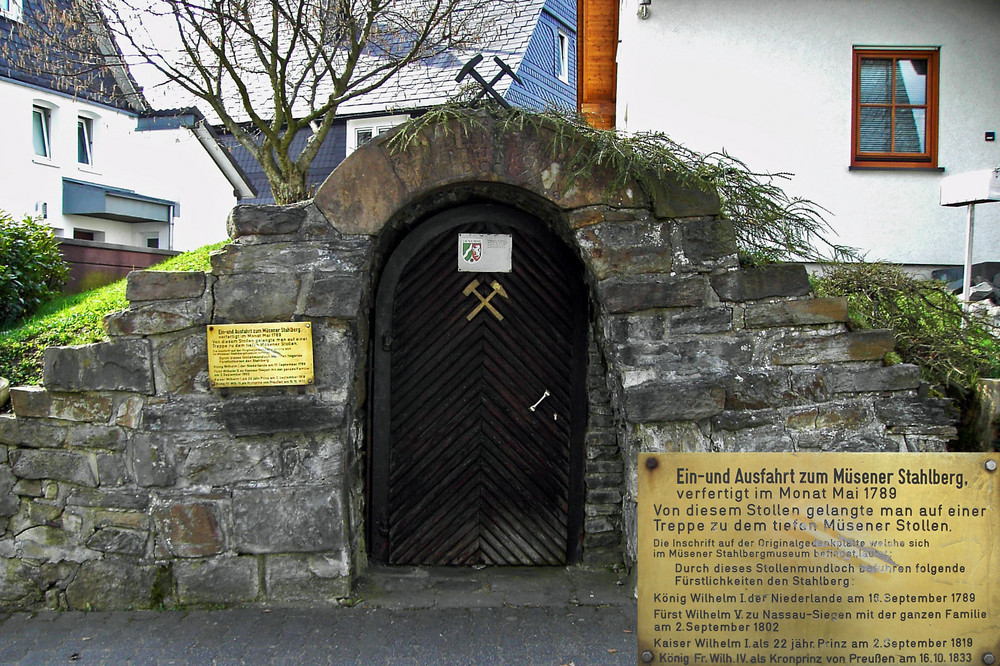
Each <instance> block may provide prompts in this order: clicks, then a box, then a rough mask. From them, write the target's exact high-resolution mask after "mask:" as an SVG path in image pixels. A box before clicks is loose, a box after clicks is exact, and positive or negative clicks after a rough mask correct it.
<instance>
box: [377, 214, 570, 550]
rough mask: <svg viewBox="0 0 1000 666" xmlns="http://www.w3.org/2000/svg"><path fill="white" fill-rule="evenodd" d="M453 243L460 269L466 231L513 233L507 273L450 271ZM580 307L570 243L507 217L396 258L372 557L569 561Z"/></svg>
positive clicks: (422, 231) (389, 298)
mask: <svg viewBox="0 0 1000 666" xmlns="http://www.w3.org/2000/svg"><path fill="white" fill-rule="evenodd" d="M460 234H467V236H466V237H465V238H464V239H463V240H465V241H466V247H465V248H464V249H465V250H466V252H467V254H468V257H467V258H469V259H470V260H474V259H475V252H476V248H475V247H474V243H470V242H469V241H470V236H468V234H472V235H474V236H475V237H471V240H473V241H474V240H476V237H478V235H481V234H499V235H500V236H498V237H494V238H499V239H503V238H505V237H508V236H509V238H510V242H511V254H510V258H511V262H510V263H511V266H510V271H509V272H505V271H497V272H461V271H459V270H458V264H459V235H460ZM487 238H489V236H487ZM587 303H588V301H587V296H586V290H585V288H584V285H583V279H582V270H581V268H580V264H579V261H578V260H577V259H576V258H575V257H574V256H573V255H572V254H571V253H570V251H569V249H568V248H567V246H566V244H565V243H563V242H562V241H561V240H560V239H559V238H557V237H555V236H554V235H553V234H552V233H551V232H550V231H548V230H547V229H546V228H545V227H544V225H543V224H542V222H541V221H540V220H537V219H534V218H532V217H531V216H528V215H525V214H524V213H521V212H519V211H516V210H514V209H511V208H506V207H503V206H496V205H486V204H483V205H470V206H463V207H459V208H455V209H452V210H449V211H447V212H444V213H441V214H438V215H436V216H435V217H433V218H431V219H430V220H428V221H427V222H425V223H423V224H421V225H420V226H419V227H417V228H416V229H415V230H414V231H413V232H411V233H410V234H409V235H408V236H407V237H406V238H405V239H404V240H403V242H402V243H401V244H400V246H399V247H398V249H396V250H395V251H394V252H393V254H392V255H391V257H390V258H389V261H388V262H387V264H386V269H385V271H384V273H383V276H382V279H381V282H380V285H379V288H378V295H377V300H376V314H375V331H374V336H373V341H374V343H373V344H374V349H373V359H374V363H373V366H374V376H373V381H374V385H373V391H372V396H373V403H374V404H373V408H372V409H373V411H372V414H373V422H372V449H371V454H372V455H371V465H370V472H371V507H372V509H371V511H372V513H371V516H372V520H371V533H370V538H371V544H372V556H373V559H374V560H375V561H378V562H383V563H388V564H410V565H416V564H420V565H476V564H487V565H526V564H538V565H541V564H562V563H565V562H572V561H575V560H576V558H577V557H578V552H579V544H580V540H581V532H582V521H583V518H582V515H583V471H582V470H583V441H582V440H583V429H584V426H585V423H584V420H585V414H586V407H585V402H586V390H585V380H586V322H587V307H588V306H587Z"/></svg>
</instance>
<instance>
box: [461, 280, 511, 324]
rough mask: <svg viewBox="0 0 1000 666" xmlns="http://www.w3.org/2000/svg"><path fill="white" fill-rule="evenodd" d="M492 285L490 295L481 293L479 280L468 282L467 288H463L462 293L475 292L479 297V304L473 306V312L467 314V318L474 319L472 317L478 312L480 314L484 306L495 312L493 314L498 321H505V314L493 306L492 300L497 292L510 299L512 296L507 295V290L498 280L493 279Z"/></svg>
mask: <svg viewBox="0 0 1000 666" xmlns="http://www.w3.org/2000/svg"><path fill="white" fill-rule="evenodd" d="M490 286H491V287H493V291H491V292H490V293H489V295H488V296H483V295H482V294H480V293H479V280H473V281H472V282H470V283H469V284H468V286H467V287H466V288H465V289H463V290H462V294H463V295H464V296H469V295H470V294H475V295H476V298H478V299H479V305H477V306H476V307H475V308H473V309H472V312H470V313H469V314H468V315H466V317H465V318H466V319H467V320H469V321H472V319H473V318H474V317H475V316H476V315H477V314H479V312H480V311H481V310H482V309H483V308H486V309H487V310H489V311H490V312H492V313H493V316H494V317H496V318H497V321H503V315H502V314H500V312H499V311H498V310H497V309H496V308H495V307H493V304H492V303H490V301H491V300H492V299H493V297H494V296H496V295H497V294H500V295H501V296H503V297H504V298H507V299H509V298H510V297H509V296H507V292H506V291H504V288H503V286H502V285H501V284H500V283H499V282H497V281H496V280H493V282H491V283H490Z"/></svg>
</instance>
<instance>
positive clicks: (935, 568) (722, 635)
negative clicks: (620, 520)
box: [638, 453, 1000, 665]
mask: <svg viewBox="0 0 1000 666" xmlns="http://www.w3.org/2000/svg"><path fill="white" fill-rule="evenodd" d="M998 459H1000V455H998V454H943V453H925V454H884V453H883V454H878V453H725V454H723V453H669V454H668V453H664V454H641V455H640V458H639V543H638V566H639V662H638V663H640V664H649V663H655V664H716V663H720V664H721V663H744V664H945V665H954V664H993V663H995V662H996V660H997V659H998V658H1000V603H998V602H1000V582H998V581H1000V548H998V545H1000V544H998V543H997V540H998V539H1000V520H998V511H1000V490H998V489H1000V485H998V483H997V481H998V475H1000V471H997V461H998Z"/></svg>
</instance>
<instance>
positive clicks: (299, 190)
mask: <svg viewBox="0 0 1000 666" xmlns="http://www.w3.org/2000/svg"><path fill="white" fill-rule="evenodd" d="M306 173H307V171H306V170H303V169H300V168H299V167H298V165H296V164H294V163H292V164H291V165H290V168H289V169H288V170H287V171H285V172H284V173H278V174H270V173H268V174H267V181H268V183H270V185H271V194H272V195H273V196H274V203H276V204H278V205H279V206H284V205H286V204H293V203H298V202H299V201H305V200H306V199H308V198H309V197H311V196H312V192H311V191H310V189H311V188H310V187H309V185H308V184H307V183H306Z"/></svg>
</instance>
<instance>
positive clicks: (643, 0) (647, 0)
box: [639, 0, 653, 20]
mask: <svg viewBox="0 0 1000 666" xmlns="http://www.w3.org/2000/svg"><path fill="white" fill-rule="evenodd" d="M652 2H653V0H639V18H641V19H643V20H645V19H648V18H649V5H651V4H652Z"/></svg>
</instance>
